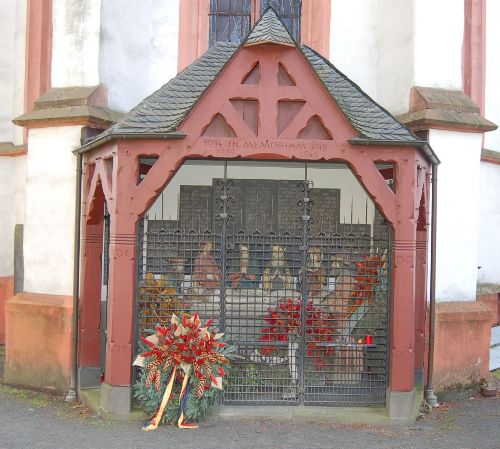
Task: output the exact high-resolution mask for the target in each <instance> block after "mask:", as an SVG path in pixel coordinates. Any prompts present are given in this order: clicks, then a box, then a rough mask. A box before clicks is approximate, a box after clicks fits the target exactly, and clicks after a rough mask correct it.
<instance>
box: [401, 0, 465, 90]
mask: <svg viewBox="0 0 500 449" xmlns="http://www.w3.org/2000/svg"><path fill="white" fill-rule="evenodd" d="M401 3H406V2H401ZM463 34H464V2H463V1H457V0H440V1H434V0H418V1H415V49H414V51H415V85H417V86H425V87H442V88H448V89H462V42H463ZM394 69H396V70H399V67H397V66H395V67H394Z"/></svg>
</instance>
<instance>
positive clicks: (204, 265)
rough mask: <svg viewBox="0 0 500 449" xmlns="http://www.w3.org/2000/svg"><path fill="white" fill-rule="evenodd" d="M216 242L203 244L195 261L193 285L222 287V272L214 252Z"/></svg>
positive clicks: (204, 287) (205, 287)
mask: <svg viewBox="0 0 500 449" xmlns="http://www.w3.org/2000/svg"><path fill="white" fill-rule="evenodd" d="M213 250H214V244H213V243H212V242H204V243H202V244H201V250H200V253H199V254H198V257H196V260H195V261H194V269H193V285H194V286H195V287H200V288H202V289H205V290H207V289H208V290H210V289H212V290H213V289H217V288H220V281H221V278H222V273H221V270H220V268H219V266H218V265H217V262H216V261H215V258H214V256H212V252H213Z"/></svg>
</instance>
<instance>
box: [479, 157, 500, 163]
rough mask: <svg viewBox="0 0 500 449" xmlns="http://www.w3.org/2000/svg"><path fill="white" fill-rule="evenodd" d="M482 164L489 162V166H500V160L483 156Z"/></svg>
mask: <svg viewBox="0 0 500 449" xmlns="http://www.w3.org/2000/svg"><path fill="white" fill-rule="evenodd" d="M481 162H488V163H489V164H495V165H500V159H494V158H492V157H488V156H481Z"/></svg>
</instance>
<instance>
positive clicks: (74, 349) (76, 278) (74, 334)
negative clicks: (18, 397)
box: [65, 153, 82, 402]
mask: <svg viewBox="0 0 500 449" xmlns="http://www.w3.org/2000/svg"><path fill="white" fill-rule="evenodd" d="M81 196H82V155H81V154H80V153H77V155H76V193H75V235H74V258H73V320H72V323H71V338H72V345H71V380H70V386H69V391H68V394H67V395H66V398H65V401H66V402H73V401H75V400H76V397H77V385H78V355H77V354H78V318H79V317H78V297H79V294H80V226H81V222H80V220H81V218H80V215H81V212H82V205H81Z"/></svg>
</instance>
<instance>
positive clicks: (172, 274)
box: [165, 257, 186, 293]
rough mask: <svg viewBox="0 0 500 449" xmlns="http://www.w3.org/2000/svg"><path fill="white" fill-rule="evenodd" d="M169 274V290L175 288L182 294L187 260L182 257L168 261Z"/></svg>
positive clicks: (167, 280)
mask: <svg viewBox="0 0 500 449" xmlns="http://www.w3.org/2000/svg"><path fill="white" fill-rule="evenodd" d="M166 262H167V272H166V274H165V277H166V284H167V287H169V288H175V291H176V293H181V287H182V283H183V281H184V267H185V264H186V259H184V258H182V257H171V258H169V259H167V260H166Z"/></svg>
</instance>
